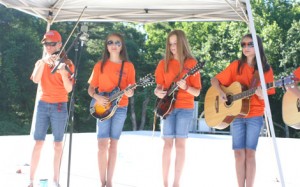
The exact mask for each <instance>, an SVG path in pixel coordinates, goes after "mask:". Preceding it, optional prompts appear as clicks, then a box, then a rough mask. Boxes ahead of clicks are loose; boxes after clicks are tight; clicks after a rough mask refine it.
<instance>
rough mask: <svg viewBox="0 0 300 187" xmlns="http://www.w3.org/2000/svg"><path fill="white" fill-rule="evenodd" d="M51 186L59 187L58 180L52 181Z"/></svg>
mask: <svg viewBox="0 0 300 187" xmlns="http://www.w3.org/2000/svg"><path fill="white" fill-rule="evenodd" d="M51 187H61V186H60V184H59V183H58V182H53V183H52V186H51Z"/></svg>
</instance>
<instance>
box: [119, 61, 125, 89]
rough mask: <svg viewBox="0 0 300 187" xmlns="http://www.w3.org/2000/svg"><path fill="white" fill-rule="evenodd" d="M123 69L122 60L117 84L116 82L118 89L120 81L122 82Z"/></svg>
mask: <svg viewBox="0 0 300 187" xmlns="http://www.w3.org/2000/svg"><path fill="white" fill-rule="evenodd" d="M123 67H124V60H123V61H122V66H121V71H120V77H119V82H118V87H119V88H120V84H121V80H122V75H123Z"/></svg>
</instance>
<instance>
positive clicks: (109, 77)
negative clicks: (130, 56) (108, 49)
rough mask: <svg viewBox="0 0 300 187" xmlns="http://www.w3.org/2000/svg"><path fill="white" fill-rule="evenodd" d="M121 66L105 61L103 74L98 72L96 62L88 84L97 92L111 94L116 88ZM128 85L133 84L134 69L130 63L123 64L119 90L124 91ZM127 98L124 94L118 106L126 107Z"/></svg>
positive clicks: (98, 63)
mask: <svg viewBox="0 0 300 187" xmlns="http://www.w3.org/2000/svg"><path fill="white" fill-rule="evenodd" d="M121 66H122V64H121V63H120V64H118V63H114V62H111V61H109V60H108V61H107V62H106V64H105V65H104V68H103V73H101V72H100V68H101V62H97V63H96V64H95V66H94V69H93V72H92V74H91V76H90V78H89V81H88V83H89V84H90V85H91V86H93V87H95V88H97V87H98V90H99V92H111V91H113V89H115V88H116V87H117V86H118V82H119V77H120V71H121ZM129 84H131V85H132V84H135V69H134V66H133V64H132V63H131V62H124V67H123V74H122V80H121V83H120V86H119V87H120V90H124V89H125V88H126V87H128V85H129ZM127 105H128V97H127V96H126V95H125V94H124V95H123V97H122V98H121V100H120V102H119V106H121V107H122V106H127Z"/></svg>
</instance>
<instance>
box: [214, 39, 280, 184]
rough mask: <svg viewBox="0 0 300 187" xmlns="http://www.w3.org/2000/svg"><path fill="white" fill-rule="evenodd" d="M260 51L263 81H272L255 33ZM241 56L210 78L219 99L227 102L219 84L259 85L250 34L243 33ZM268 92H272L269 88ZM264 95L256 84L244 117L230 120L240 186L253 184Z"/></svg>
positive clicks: (252, 86)
mask: <svg viewBox="0 0 300 187" xmlns="http://www.w3.org/2000/svg"><path fill="white" fill-rule="evenodd" d="M257 42H258V47H259V52H260V56H261V60H262V67H263V71H264V78H265V81H266V83H270V82H273V81H274V77H273V70H272V68H271V66H270V65H269V64H268V62H267V58H266V56H265V53H264V49H263V45H262V40H261V39H260V37H259V36H257ZM241 47H242V54H241V58H240V59H238V60H235V61H233V62H232V63H231V64H230V65H229V66H228V67H227V68H225V69H224V70H223V71H222V72H220V73H219V74H217V75H216V76H215V77H213V78H212V79H211V84H212V86H213V87H215V88H216V90H217V91H218V92H219V95H220V96H219V98H220V99H219V100H220V102H221V103H225V102H227V95H226V93H225V92H224V91H223V90H222V88H221V86H220V85H222V86H226V87H227V86H230V85H231V84H232V83H234V82H239V83H240V84H241V85H244V86H246V87H247V88H248V89H250V88H254V87H257V86H258V85H260V80H259V76H258V68H257V62H256V56H255V50H254V43H253V40H252V35H251V34H247V35H245V36H243V38H242V42H241ZM267 92H268V94H269V95H270V94H274V93H275V89H274V88H271V89H269V90H268V91H267ZM264 108H265V104H264V98H263V95H262V89H261V88H260V87H258V88H257V89H256V91H255V94H254V95H252V96H251V97H250V109H249V113H248V114H246V116H244V117H236V118H235V119H234V120H233V122H232V124H231V133H232V148H233V150H234V156H235V168H236V175H237V182H238V186H239V187H245V186H247V187H252V186H253V185H254V178H255V172H256V161H255V152H256V147H257V143H258V138H259V135H260V130H261V128H262V125H263V115H264Z"/></svg>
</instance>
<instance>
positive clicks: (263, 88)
mask: <svg viewBox="0 0 300 187" xmlns="http://www.w3.org/2000/svg"><path fill="white" fill-rule="evenodd" d="M246 6H247V12H248V16H249V27H250V31H251V33H252V40H253V42H254V48H255V54H256V60H257V65H258V70H259V77H260V81H261V86H262V91H263V96H264V102H265V110H266V117H267V118H268V122H269V125H270V126H269V127H270V130H271V135H272V140H273V146H274V151H275V155H276V160H277V166H278V170H279V175H280V182H281V186H282V187H285V182H284V177H283V173H282V168H281V162H280V158H279V154H278V148H277V142H276V135H275V131H274V126H273V121H272V115H271V109H270V103H269V98H268V95H267V89H266V84H265V78H264V73H263V69H262V64H261V57H260V53H259V48H258V44H257V38H256V31H255V27H254V21H253V16H252V11H251V4H250V0H246Z"/></svg>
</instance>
